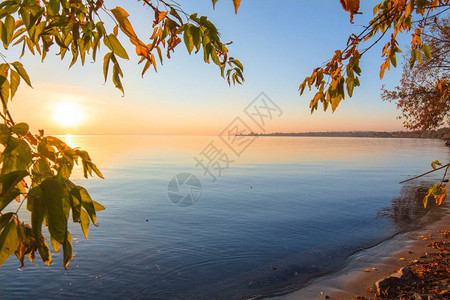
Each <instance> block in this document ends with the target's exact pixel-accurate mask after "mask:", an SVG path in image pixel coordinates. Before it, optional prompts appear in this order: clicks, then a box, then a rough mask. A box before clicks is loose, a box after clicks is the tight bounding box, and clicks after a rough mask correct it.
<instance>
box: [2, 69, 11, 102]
mask: <svg viewBox="0 0 450 300" xmlns="http://www.w3.org/2000/svg"><path fill="white" fill-rule="evenodd" d="M9 90H10V86H9V81H8V79H7V78H6V77H3V76H0V93H1V96H2V99H3V100H4V101H5V103H7V102H8V99H9Z"/></svg>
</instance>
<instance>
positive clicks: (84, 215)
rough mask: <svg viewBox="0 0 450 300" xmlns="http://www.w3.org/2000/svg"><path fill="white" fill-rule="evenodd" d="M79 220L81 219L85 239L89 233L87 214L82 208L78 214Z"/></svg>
mask: <svg viewBox="0 0 450 300" xmlns="http://www.w3.org/2000/svg"><path fill="white" fill-rule="evenodd" d="M80 221H81V229H82V230H83V234H84V238H85V239H87V238H88V235H89V223H90V221H89V214H88V213H87V212H86V211H85V210H84V209H82V210H81V215H80Z"/></svg>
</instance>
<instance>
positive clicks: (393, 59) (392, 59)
mask: <svg viewBox="0 0 450 300" xmlns="http://www.w3.org/2000/svg"><path fill="white" fill-rule="evenodd" d="M389 59H390V60H391V63H392V65H393V66H394V67H395V68H396V67H397V55H395V52H393V53H392V54H391V55H390V56H389Z"/></svg>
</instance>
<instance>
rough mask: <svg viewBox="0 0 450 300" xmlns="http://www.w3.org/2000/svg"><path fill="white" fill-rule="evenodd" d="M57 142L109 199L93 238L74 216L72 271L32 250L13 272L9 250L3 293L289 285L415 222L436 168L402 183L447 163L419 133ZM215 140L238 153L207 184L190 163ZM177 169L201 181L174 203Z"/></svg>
mask: <svg viewBox="0 0 450 300" xmlns="http://www.w3.org/2000/svg"><path fill="white" fill-rule="evenodd" d="M62 138H63V139H65V140H66V141H67V142H68V143H69V144H70V145H71V146H74V147H81V148H84V149H86V150H88V151H89V153H90V155H91V157H92V158H93V160H94V162H96V163H97V165H98V166H99V167H100V168H101V170H102V171H103V174H104V175H105V177H106V179H105V180H101V179H89V180H84V179H82V176H81V175H82V174H81V171H80V170H77V171H76V172H75V174H74V175H75V178H76V179H75V181H76V182H77V184H80V185H83V186H85V187H86V188H87V189H88V191H89V192H90V194H91V196H92V197H93V198H94V199H95V200H96V201H98V202H100V203H102V204H103V205H105V206H106V208H107V209H106V211H103V212H100V213H99V214H98V220H99V223H100V226H99V227H97V228H94V227H91V230H90V233H89V239H88V240H84V238H83V235H82V232H81V230H80V228H79V226H78V224H71V228H70V231H71V232H72V235H73V237H74V238H75V239H76V240H75V241H74V251H75V258H74V260H73V261H72V262H71V263H70V265H69V270H68V271H64V270H63V268H62V261H61V260H62V258H61V255H60V254H55V255H54V256H53V260H54V262H53V265H52V266H51V267H50V268H49V267H47V266H45V265H44V264H43V263H42V262H40V261H38V260H35V263H34V265H31V264H30V263H29V262H27V263H26V266H25V268H23V269H18V267H19V266H20V264H19V262H18V261H17V260H16V259H15V257H11V258H10V259H9V260H8V261H7V262H6V263H5V264H4V265H3V266H2V267H1V269H0V290H1V298H2V299H14V298H31V297H35V296H36V295H39V296H41V297H45V298H59V297H73V298H75V297H80V296H82V297H88V298H152V299H168V298H172V299H181V298H183V299H186V298H192V299H193V298H196V299H198V298H209V299H210V298H221V299H223V298H236V299H239V298H245V297H252V296H258V295H272V294H278V293H283V292H287V291H291V290H295V289H297V288H299V287H301V286H302V285H303V284H304V283H305V282H306V281H307V280H308V279H310V278H311V277H315V276H319V275H321V274H325V273H328V272H331V271H334V270H337V269H338V268H340V267H342V264H343V262H344V260H345V259H346V258H347V257H349V256H350V255H351V254H352V253H354V252H355V251H358V250H359V249H361V248H367V247H371V246H373V245H375V244H377V243H379V242H380V241H382V240H385V239H387V238H389V237H390V236H392V235H393V234H395V233H396V232H399V231H403V230H407V229H410V228H413V227H415V226H417V225H419V224H420V222H421V221H422V220H423V219H422V216H423V215H424V214H426V212H427V211H426V210H425V209H423V208H422V207H421V206H420V205H419V204H420V201H421V198H422V197H423V193H424V191H425V189H426V187H427V185H429V184H430V183H431V182H433V181H434V180H436V179H437V178H438V177H439V176H442V174H439V175H438V174H436V175H431V176H428V177H426V178H425V179H423V180H420V181H416V182H413V183H409V184H404V185H400V184H398V182H399V181H401V180H404V179H406V178H408V177H411V176H414V175H416V174H420V173H422V172H424V171H427V170H428V169H430V162H431V161H432V160H436V159H438V160H441V161H444V162H446V161H448V160H449V150H448V148H445V147H444V146H443V143H442V141H439V140H423V139H369V138H318V137H259V138H258V139H257V140H255V141H254V142H253V143H252V144H251V145H249V146H248V148H247V149H245V151H243V152H242V155H241V156H240V157H239V156H237V155H235V154H234V153H233V152H232V151H231V150H230V149H229V148H227V146H226V145H224V144H223V143H221V141H220V140H219V139H218V138H217V137H207V136H201V137H198V136H66V137H62ZM210 142H214V145H216V146H218V147H220V149H221V150H222V152H221V153H224V152H225V153H226V154H227V155H228V158H229V159H230V160H232V162H231V163H230V164H229V168H228V169H224V170H222V174H221V176H220V177H219V176H218V174H217V173H215V175H216V181H215V182H212V181H213V180H212V177H211V176H209V175H208V174H206V175H204V171H203V169H202V168H201V167H199V166H196V164H197V162H196V161H195V160H194V157H197V158H199V157H201V152H202V150H205V149H206V148H207V146H208V145H209V143H210ZM222 166H223V164H222ZM213 171H214V170H213ZM216 171H217V170H216ZM179 173H190V174H193V175H194V176H196V177H198V179H199V180H200V182H201V185H202V191H201V197H200V199H198V201H197V202H196V203H195V204H194V205H192V206H188V207H180V206H177V205H174V204H173V203H172V202H171V201H170V200H169V197H168V192H167V188H168V183H169V181H170V180H171V179H172V178H173V176H174V175H176V174H179ZM184 191H189V190H183V191H182V192H184ZM431 209H434V208H433V206H431ZM24 218H25V219H26V212H24ZM147 220H148V222H147ZM272 267H273V268H272Z"/></svg>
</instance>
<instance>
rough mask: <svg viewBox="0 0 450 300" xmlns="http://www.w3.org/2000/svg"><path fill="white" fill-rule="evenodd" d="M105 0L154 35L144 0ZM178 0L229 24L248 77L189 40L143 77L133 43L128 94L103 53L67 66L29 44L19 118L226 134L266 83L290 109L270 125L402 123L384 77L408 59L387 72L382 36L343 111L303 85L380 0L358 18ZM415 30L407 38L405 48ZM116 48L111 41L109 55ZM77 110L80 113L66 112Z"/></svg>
mask: <svg viewBox="0 0 450 300" xmlns="http://www.w3.org/2000/svg"><path fill="white" fill-rule="evenodd" d="M105 2H106V5H107V7H108V8H114V7H115V6H121V7H123V8H124V9H126V10H127V11H128V12H129V14H130V20H131V22H132V24H133V26H134V28H135V30H136V32H137V33H138V35H139V36H141V38H144V37H145V36H149V35H151V32H152V31H153V30H152V28H151V23H152V18H153V13H152V11H151V10H149V9H147V8H145V7H144V8H143V6H142V2H137V1H114V0H109V1H105ZM178 2H179V3H180V4H181V6H182V7H183V9H184V10H185V11H186V12H188V13H193V12H198V14H199V15H207V16H208V18H209V19H210V20H211V21H212V22H213V23H214V24H215V25H216V26H217V27H218V29H219V31H220V32H221V38H222V41H224V42H228V41H232V42H233V43H232V44H231V45H230V46H229V47H228V48H229V50H230V53H229V55H230V56H233V57H235V58H237V59H239V60H240V61H241V62H242V63H243V64H244V68H245V69H244V76H245V79H246V81H245V83H244V85H243V86H232V87H229V86H228V84H227V82H226V81H225V80H224V79H223V78H222V77H221V76H220V72H219V69H218V68H217V67H216V66H215V65H213V64H209V65H208V64H205V63H204V62H203V55H202V54H201V53H199V54H198V55H195V54H192V55H189V54H188V52H187V50H186V48H185V47H184V45H183V44H180V45H179V46H178V47H177V48H176V52H175V53H174V54H173V55H172V59H170V60H168V59H166V60H165V61H164V65H163V66H159V67H158V73H155V72H154V70H151V69H149V70H148V72H147V73H146V75H145V76H144V77H143V78H142V77H141V71H142V65H138V64H137V62H138V59H137V58H136V57H134V56H133V54H134V52H135V51H134V49H133V48H130V47H127V50H128V53H129V54H130V57H131V58H130V60H128V61H125V60H124V61H121V67H122V69H123V70H124V74H125V77H124V79H123V85H124V88H125V96H122V93H121V92H120V91H118V90H117V89H115V88H114V85H113V83H112V82H111V80H110V79H108V81H107V82H106V83H104V79H103V74H102V56H99V58H97V61H96V62H92V59H88V60H87V62H86V63H85V65H84V66H81V64H80V63H78V64H77V65H75V66H73V67H72V68H71V69H68V66H69V60H68V59H67V58H68V57H67V58H66V59H65V60H63V61H60V60H59V58H58V57H57V56H56V55H52V54H50V55H48V56H47V58H46V59H45V61H44V62H41V61H40V58H39V57H34V56H33V55H31V54H29V53H27V54H26V55H25V56H24V57H23V58H22V59H21V61H22V63H23V64H24V66H25V68H26V69H27V71H28V73H29V75H30V77H31V80H32V83H33V88H29V87H27V86H26V85H25V84H24V83H22V85H21V86H20V88H19V91H18V92H17V95H16V97H15V99H14V100H13V103H12V104H11V111H12V113H13V116H14V117H15V120H16V121H18V122H20V121H25V122H28V123H29V124H30V125H31V129H32V130H33V131H37V130H38V129H44V130H45V132H46V134H193V135H194V134H199V135H218V134H220V132H222V130H223V129H224V128H225V127H227V125H228V124H230V122H231V121H232V120H234V119H235V118H236V117H238V116H242V115H243V110H244V108H245V107H246V106H247V105H248V104H249V103H251V102H252V101H253V100H254V99H255V98H256V97H257V96H258V95H259V94H260V93H261V92H264V93H265V94H266V95H267V96H268V97H270V99H271V100H272V101H273V102H274V103H276V104H277V106H278V107H279V108H280V109H281V110H282V112H283V114H282V115H281V116H280V117H279V118H276V119H274V120H272V121H271V122H270V123H269V124H267V126H266V127H265V128H264V130H265V131H266V132H310V131H359V130H377V131H395V130H402V129H403V127H402V121H401V120H398V119H397V118H396V117H397V116H398V115H399V111H397V110H396V108H395V104H393V103H388V102H383V101H382V100H381V98H380V94H381V87H382V85H386V86H387V87H388V88H392V87H394V86H396V85H397V84H398V82H399V79H400V77H401V68H397V69H395V70H391V71H390V72H387V73H386V75H385V77H384V79H383V80H380V79H379V68H380V64H381V62H382V58H381V47H382V45H379V46H377V47H374V48H372V49H371V51H369V52H368V53H366V54H365V56H364V57H363V59H362V61H361V67H362V69H363V74H362V77H361V78H360V81H361V87H359V88H356V89H355V92H354V95H353V97H352V98H348V97H347V98H346V100H344V101H342V102H341V104H340V106H339V108H338V109H337V111H336V112H334V113H331V110H329V111H327V112H322V111H317V112H315V113H314V114H312V115H311V114H310V110H309V102H310V100H311V97H312V95H313V94H312V93H305V94H304V95H303V96H300V95H299V92H298V86H299V84H300V83H301V82H302V81H303V79H304V78H305V77H306V76H309V75H310V74H311V72H312V70H313V69H314V68H316V67H317V66H320V65H321V64H322V63H323V62H324V61H326V60H328V59H329V58H331V56H332V55H333V53H334V51H335V50H336V49H342V48H343V47H345V45H346V42H347V38H348V36H349V34H351V33H358V32H360V31H361V30H362V29H363V25H364V24H367V23H368V21H369V20H370V19H371V17H372V6H373V5H374V3H373V2H372V1H361V2H362V3H361V9H360V10H361V11H362V12H363V14H362V15H356V16H355V23H354V24H350V22H349V15H348V13H347V12H345V11H344V10H343V9H342V8H341V5H340V3H339V1H338V0H324V1H294V0H283V1H276V2H275V1H266V0H261V1H255V0H253V1H252V0H242V2H241V7H240V9H239V12H238V14H235V13H234V9H233V6H232V1H231V0H219V1H218V3H217V4H216V8H215V10H214V9H213V8H212V4H211V1H210V0H201V1H199V0H197V1H192V0H191V1H187V0H186V1H178ZM109 28H111V26H109ZM119 37H120V36H119ZM408 37H409V34H407V35H406V36H405V37H404V38H403V39H401V40H400V41H401V42H400V47H401V48H402V49H404V50H405V49H408V45H407V41H408ZM122 38H123V36H122ZM126 40H127V39H123V41H126ZM20 51H21V46H15V47H12V48H11V49H9V50H6V51H2V53H3V54H6V56H7V58H8V60H9V61H13V60H15V59H17V58H18V56H19V53H20ZM107 52H108V51H107V48H106V47H105V46H103V47H102V50H101V51H100V55H102V54H103V55H104V54H106V53H107ZM399 61H400V60H399ZM71 113H72V114H73V115H75V116H72V117H73V118H75V119H76V120H77V122H68V120H67V118H65V117H64V116H65V114H71ZM58 114H59V118H58V117H57V116H55V115H58ZM61 116H62V117H61ZM64 119H66V121H64ZM254 131H256V132H258V130H257V129H255V130H254ZM259 132H260V131H259Z"/></svg>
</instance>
